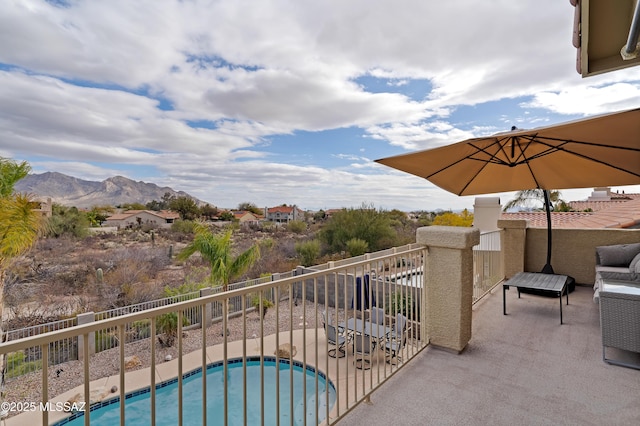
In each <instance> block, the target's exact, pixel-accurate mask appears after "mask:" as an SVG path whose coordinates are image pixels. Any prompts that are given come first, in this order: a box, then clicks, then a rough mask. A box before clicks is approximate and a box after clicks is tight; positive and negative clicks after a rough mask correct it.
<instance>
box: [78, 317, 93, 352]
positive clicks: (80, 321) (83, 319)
mask: <svg viewBox="0 0 640 426" xmlns="http://www.w3.org/2000/svg"><path fill="white" fill-rule="evenodd" d="M95 317H96V315H95V314H94V313H93V312H85V313H82V314H79V315H78V316H77V320H78V325H82V324H89V323H90V322H93V321H94V320H95ZM88 340H89V341H88V342H86V344H88V345H89V355H93V354H95V353H96V339H95V333H94V332H93V331H92V332H91V333H89V337H88ZM84 345H85V341H84V335H80V336H78V360H79V361H83V360H84Z"/></svg>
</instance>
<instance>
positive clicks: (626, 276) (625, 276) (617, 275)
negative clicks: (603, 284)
mask: <svg viewBox="0 0 640 426" xmlns="http://www.w3.org/2000/svg"><path fill="white" fill-rule="evenodd" d="M600 278H602V279H603V280H605V281H606V280H615V281H634V282H640V274H637V273H635V272H610V271H601V272H600Z"/></svg>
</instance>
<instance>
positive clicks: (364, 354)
mask: <svg viewBox="0 0 640 426" xmlns="http://www.w3.org/2000/svg"><path fill="white" fill-rule="evenodd" d="M375 347H376V342H375V341H374V340H372V339H371V336H369V335H368V334H356V335H355V336H354V337H353V354H354V355H355V359H354V360H353V364H354V365H355V366H356V368H359V369H361V370H369V369H370V368H371V355H372V354H373V350H374V348H375Z"/></svg>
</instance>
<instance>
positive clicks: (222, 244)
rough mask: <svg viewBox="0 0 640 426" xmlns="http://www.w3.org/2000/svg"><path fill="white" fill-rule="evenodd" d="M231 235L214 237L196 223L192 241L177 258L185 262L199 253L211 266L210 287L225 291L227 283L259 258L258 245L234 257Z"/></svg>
mask: <svg viewBox="0 0 640 426" xmlns="http://www.w3.org/2000/svg"><path fill="white" fill-rule="evenodd" d="M231 235H232V231H231V230H229V231H227V232H225V233H224V234H222V235H215V234H214V233H213V232H211V230H210V229H209V228H208V227H207V226H205V225H203V224H201V223H198V224H196V226H195V236H194V238H193V241H192V242H191V243H189V244H188V245H187V246H186V247H185V248H184V249H183V250H182V251H181V252H180V254H179V255H178V256H177V258H178V259H179V260H186V259H187V258H189V257H190V256H191V255H192V254H194V253H196V252H198V253H200V255H201V256H202V257H203V258H204V259H205V260H206V261H207V262H209V265H211V275H210V281H211V285H212V286H214V287H218V286H222V289H223V291H227V290H228V286H229V282H230V281H231V280H232V279H234V278H238V277H239V276H240V275H242V274H244V273H245V272H246V271H247V270H248V269H249V268H250V267H251V266H252V265H253V264H254V263H255V262H256V260H258V258H259V257H260V248H259V246H258V245H254V246H251V247H250V248H249V249H247V250H246V251H244V252H242V253H240V254H239V255H238V256H234V254H233V247H232V244H231Z"/></svg>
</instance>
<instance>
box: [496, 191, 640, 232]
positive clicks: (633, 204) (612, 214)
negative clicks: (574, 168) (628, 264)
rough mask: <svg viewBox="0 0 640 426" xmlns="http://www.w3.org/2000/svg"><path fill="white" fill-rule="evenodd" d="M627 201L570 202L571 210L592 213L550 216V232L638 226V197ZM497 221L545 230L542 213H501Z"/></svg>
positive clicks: (629, 196) (637, 195) (630, 196)
mask: <svg viewBox="0 0 640 426" xmlns="http://www.w3.org/2000/svg"><path fill="white" fill-rule="evenodd" d="M626 196H627V197H628V198H629V199H628V200H626V201H623V200H619V199H614V200H611V201H572V202H571V203H570V204H571V206H572V207H573V208H574V209H578V208H579V209H582V207H583V206H590V207H585V208H591V209H592V210H593V211H592V212H584V211H580V212H552V213H551V226H552V227H553V228H597V229H600V228H630V227H632V226H637V225H640V194H626ZM500 219H526V220H528V221H529V226H531V227H533V228H544V227H546V226H547V218H546V213H545V212H518V213H502V214H501V217H500Z"/></svg>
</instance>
